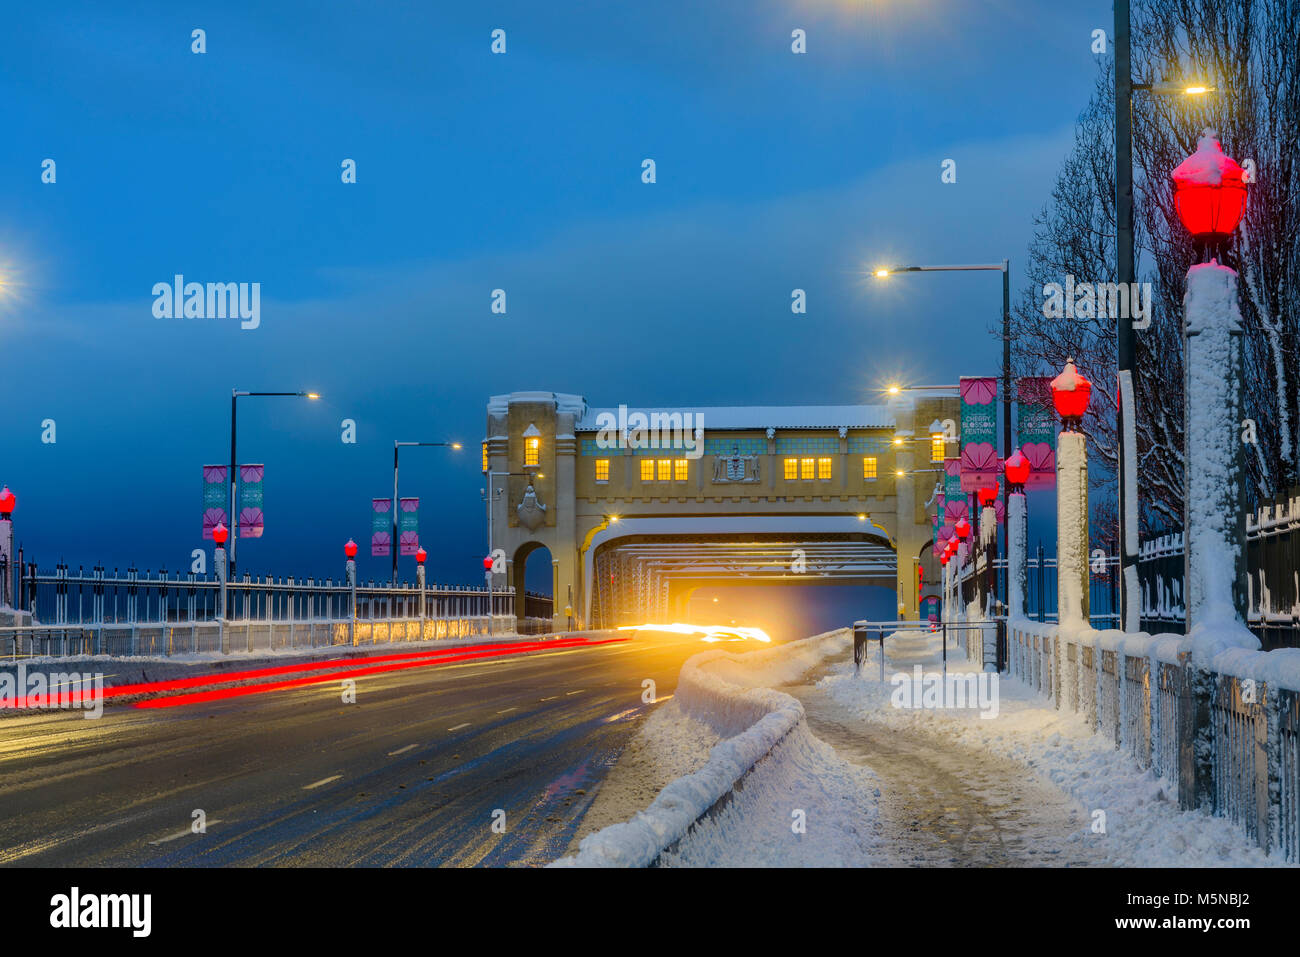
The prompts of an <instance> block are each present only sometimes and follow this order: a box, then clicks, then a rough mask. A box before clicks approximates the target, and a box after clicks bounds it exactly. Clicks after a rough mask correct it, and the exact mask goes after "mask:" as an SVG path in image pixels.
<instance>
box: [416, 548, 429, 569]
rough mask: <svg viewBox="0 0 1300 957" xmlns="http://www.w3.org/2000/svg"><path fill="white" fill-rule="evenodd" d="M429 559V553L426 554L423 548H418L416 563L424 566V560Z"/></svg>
mask: <svg viewBox="0 0 1300 957" xmlns="http://www.w3.org/2000/svg"><path fill="white" fill-rule="evenodd" d="M428 557H429V553H428V552H426V551H425V550H424V548H423V547H420V548H417V549H416V550H415V561H416V563H417V564H420V565H423V564H424V560H425V559H426V558H428Z"/></svg>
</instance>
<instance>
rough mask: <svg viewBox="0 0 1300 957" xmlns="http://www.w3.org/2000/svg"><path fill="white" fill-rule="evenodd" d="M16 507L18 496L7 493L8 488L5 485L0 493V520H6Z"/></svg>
mask: <svg viewBox="0 0 1300 957" xmlns="http://www.w3.org/2000/svg"><path fill="white" fill-rule="evenodd" d="M17 507H18V496H16V495H14V493H13V492H11V491H9V486H8V485H6V486H5V487H4V491H2V492H0V518H8V517H9V516H10V515H12V514H13V513H14V509H15V508H17Z"/></svg>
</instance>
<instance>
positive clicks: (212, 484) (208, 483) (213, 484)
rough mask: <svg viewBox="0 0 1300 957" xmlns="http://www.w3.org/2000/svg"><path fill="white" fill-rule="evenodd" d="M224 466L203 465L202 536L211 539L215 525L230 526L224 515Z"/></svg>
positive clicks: (225, 488) (226, 489) (225, 486)
mask: <svg viewBox="0 0 1300 957" xmlns="http://www.w3.org/2000/svg"><path fill="white" fill-rule="evenodd" d="M228 491H229V489H228V488H227V485H226V467H225V466H224V465H205V466H203V537H204V538H205V539H207V540H208V541H212V540H213V538H212V530H213V529H214V528H216V527H217V525H219V524H220V525H225V526H226V527H227V528H229V527H230V522H229V520H228V516H227V515H226V495H227V493H228Z"/></svg>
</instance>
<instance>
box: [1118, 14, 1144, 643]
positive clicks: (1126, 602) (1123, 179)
mask: <svg viewBox="0 0 1300 957" xmlns="http://www.w3.org/2000/svg"><path fill="white" fill-rule="evenodd" d="M1115 269H1116V277H1115V278H1116V280H1117V281H1118V282H1119V284H1120V288H1121V289H1130V288H1132V287H1131V286H1129V285H1128V284H1129V283H1132V282H1133V281H1134V271H1135V270H1134V264H1133V74H1132V62H1131V58H1130V54H1129V0H1115ZM1116 325H1117V329H1116V330H1115V332H1116V337H1115V342H1116V363H1115V370H1116V376H1117V378H1118V380H1119V383H1118V384H1119V436H1118V440H1119V441H1118V443H1117V444H1118V453H1119V454H1118V460H1119V470H1118V473H1119V474H1118V478H1119V551H1120V562H1119V595H1120V609H1119V611H1120V622H1119V626H1120V630H1121V631H1129V632H1134V631H1137V630H1138V628H1139V627H1140V623H1139V620H1138V617H1139V616H1138V596H1137V589H1136V585H1137V560H1138V529H1137V513H1138V492H1137V448H1136V445H1137V418H1136V415H1137V408H1136V406H1135V396H1134V394H1133V373H1134V371H1135V369H1136V366H1137V362H1136V359H1137V350H1136V348H1135V343H1134V336H1133V323H1132V322H1131V321H1129V322H1126V321H1124V320H1122V319H1118V318H1117V319H1116ZM1130 509H1131V510H1132V514H1131V516H1130ZM1130 569H1131V570H1132V571H1131V573H1130ZM1130 578H1131V580H1130Z"/></svg>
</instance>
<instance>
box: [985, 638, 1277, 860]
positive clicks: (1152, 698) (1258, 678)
mask: <svg viewBox="0 0 1300 957" xmlns="http://www.w3.org/2000/svg"><path fill="white" fill-rule="evenodd" d="M1007 636H1008V638H1007V640H1008V656H1007V657H1008V669H1009V670H1010V672H1011V674H1012V675H1013V676H1014V677H1016V678H1017V679H1019V680H1020V681H1023V682H1025V683H1026V684H1028V685H1029V686H1030V687H1031V688H1033V689H1035V690H1036V691H1038V692H1040V693H1041V694H1044V695H1046V696H1048V697H1049V698H1051V699H1052V700H1053V701H1054V702H1055V703H1056V707H1057V708H1059V709H1062V710H1072V711H1075V712H1076V713H1078V714H1080V715H1082V716H1083V718H1084V720H1085V722H1086V723H1087V724H1088V726H1089V727H1090V728H1091V729H1092V730H1093V732H1094V733H1096V734H1100V735H1102V736H1103V737H1105V738H1106V739H1107V740H1110V741H1113V742H1114V743H1115V747H1116V748H1117V749H1123V750H1126V751H1128V752H1129V754H1130V755H1131V756H1132V757H1133V758H1134V760H1135V761H1136V762H1137V764H1138V765H1139V767H1142V768H1150V769H1151V770H1152V772H1153V773H1154V774H1156V775H1157V776H1158V777H1160V778H1162V779H1163V780H1164V781H1165V782H1166V785H1167V786H1168V787H1169V789H1170V791H1171V792H1172V793H1174V794H1176V795H1178V798H1179V803H1180V804H1181V805H1182V806H1183V807H1184V808H1191V807H1195V806H1197V805H1198V803H1199V804H1204V805H1207V806H1208V808H1209V810H1210V811H1211V812H1212V813H1213V814H1215V815H1216V816H1219V817H1226V818H1229V819H1230V820H1232V821H1234V822H1235V823H1237V824H1238V825H1240V826H1241V827H1242V828H1243V829H1244V830H1245V832H1246V834H1247V835H1248V836H1250V837H1251V838H1253V839H1254V840H1256V841H1257V842H1258V843H1259V845H1260V846H1261V847H1263V848H1265V849H1266V850H1267V851H1268V852H1269V853H1277V854H1280V855H1282V856H1283V857H1284V858H1285V859H1286V860H1288V861H1291V862H1300V770H1298V769H1300V649H1279V650H1275V651H1270V652H1261V651H1254V650H1251V649H1248V648H1243V647H1230V646H1229V644H1230V643H1229V642H1223V641H1218V642H1216V641H1214V640H1207V639H1199V640H1198V643H1197V648H1198V649H1199V650H1198V651H1197V658H1198V660H1197V661H1194V660H1193V639H1192V638H1189V637H1185V636H1183V635H1160V634H1157V635H1149V634H1145V633H1138V634H1125V633H1123V632H1119V631H1098V630H1094V629H1092V628H1086V627H1085V628H1071V629H1066V630H1065V631H1064V633H1063V632H1062V629H1060V627H1059V626H1057V625H1055V624H1050V623H1040V622H1034V621H1029V620H1026V619H1013V620H1012V621H1010V622H1009V623H1008V626H1007ZM1198 662H1203V666H1204V667H1205V668H1206V669H1207V670H1205V671H1203V672H1202V671H1199V668H1200V667H1202V665H1201V664H1199V663H1198ZM1203 678H1208V680H1203ZM1198 722H1199V723H1198ZM1206 724H1208V727H1206ZM1198 736H1199V738H1200V739H1201V740H1208V742H1209V753H1210V762H1209V764H1210V767H1209V770H1210V774H1209V780H1208V781H1203V783H1202V784H1201V785H1200V787H1198V786H1197V780H1196V774H1197V770H1196V768H1195V766H1194V763H1195V756H1194V749H1193V748H1192V747H1190V745H1191V743H1192V742H1193V741H1195V740H1197V739H1198ZM1184 744H1186V745H1189V746H1188V747H1186V748H1184V747H1183V745H1184Z"/></svg>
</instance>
